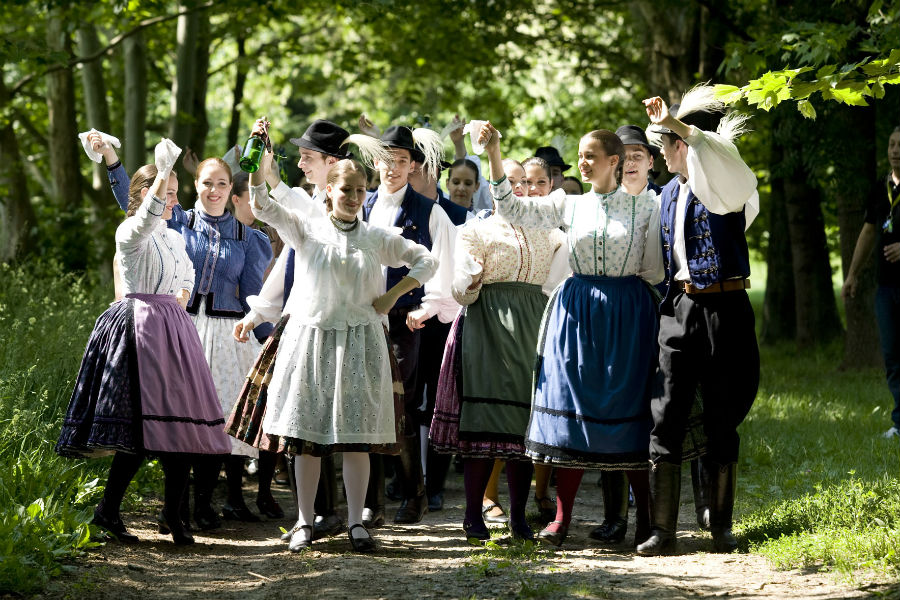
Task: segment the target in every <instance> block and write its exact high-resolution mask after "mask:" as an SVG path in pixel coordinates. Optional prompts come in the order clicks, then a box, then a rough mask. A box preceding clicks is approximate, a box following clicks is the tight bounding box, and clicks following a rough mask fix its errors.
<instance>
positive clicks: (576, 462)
mask: <svg viewBox="0 0 900 600" xmlns="http://www.w3.org/2000/svg"><path fill="white" fill-rule="evenodd" d="M548 307H549V312H548V313H547V315H546V316H545V318H544V323H543V325H542V331H541V337H540V339H539V342H538V357H537V364H536V368H535V373H536V378H535V390H534V398H533V401H532V406H531V418H530V422H529V425H528V432H527V436H526V441H525V447H526V449H527V453H528V455H529V456H530V457H531V458H532V459H533V460H534V461H535V462H543V463H553V464H560V465H561V466H572V467H586V468H599V469H645V468H647V462H648V459H649V454H648V448H649V444H650V429H651V428H652V425H653V421H652V417H651V414H650V392H651V388H652V381H653V374H654V371H655V368H656V360H657V339H656V337H657V330H658V320H657V316H656V305H655V303H654V301H653V298H652V296H651V294H650V291H649V288H648V287H647V285H646V284H644V283H643V281H642V280H641V279H639V278H638V277H636V276H631V277H603V276H586V275H577V274H576V275H574V276H573V277H570V278H569V279H567V280H566V281H565V282H564V283H563V284H562V286H560V288H558V289H557V291H556V293H555V294H554V297H553V298H551V300H550V303H549V304H548Z"/></svg>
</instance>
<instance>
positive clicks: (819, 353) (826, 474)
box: [737, 264, 900, 580]
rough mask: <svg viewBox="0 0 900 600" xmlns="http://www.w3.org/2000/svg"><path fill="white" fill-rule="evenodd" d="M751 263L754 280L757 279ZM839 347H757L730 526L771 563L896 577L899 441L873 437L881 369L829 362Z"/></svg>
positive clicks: (886, 405) (882, 425) (883, 400)
mask: <svg viewBox="0 0 900 600" xmlns="http://www.w3.org/2000/svg"><path fill="white" fill-rule="evenodd" d="M759 266H760V265H756V264H755V265H754V282H756V281H765V274H764V268H763V269H760V268H758V267H759ZM763 266H764V265H763ZM761 287H762V286H758V287H757V288H756V289H754V290H753V293H752V294H751V300H752V301H753V302H754V308H755V309H756V314H757V315H760V314H762V311H761V305H762V298H763V295H764V290H763V289H760V288H761ZM835 291H836V293H837V292H838V291H839V287H838V285H836V286H835ZM841 351H842V348H841V346H840V344H839V343H838V344H835V345H832V346H830V347H828V348H822V349H818V350H816V351H813V352H798V351H797V350H796V349H794V348H793V347H791V346H790V345H779V346H775V347H763V348H762V349H761V362H762V377H761V382H760V390H759V394H758V395H757V399H756V403H755V404H754V407H753V410H752V411H751V412H750V415H749V416H748V417H747V419H746V421H745V422H744V424H743V425H742V426H741V428H740V430H739V431H740V434H741V463H740V473H739V478H738V507H737V512H738V514H740V515H742V517H741V518H740V519H739V521H738V524H737V531H738V533H739V534H740V536H741V538H742V540H743V542H744V545H745V547H748V548H750V549H751V550H752V551H754V552H757V553H760V554H762V555H764V556H766V557H768V558H769V559H771V560H772V561H773V562H774V564H776V565H777V566H778V567H781V568H793V567H810V566H820V567H822V568H824V569H832V570H835V571H837V572H839V573H841V574H843V575H844V576H845V577H846V578H848V579H851V580H853V579H858V578H859V577H860V576H862V575H863V573H865V572H866V571H869V570H870V571H874V572H876V573H878V574H880V575H882V576H888V577H898V576H900V552H898V550H897V540H900V480H898V474H900V445H898V443H897V441H896V439H895V440H885V439H883V438H881V434H882V433H883V432H884V431H885V430H886V429H887V428H888V427H890V411H891V408H892V405H893V400H892V398H891V396H890V394H889V393H888V390H887V385H886V383H885V380H884V373H883V371H882V370H880V369H870V370H864V371H849V372H841V371H838V365H839V364H840V360H841Z"/></svg>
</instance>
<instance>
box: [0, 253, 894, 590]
mask: <svg viewBox="0 0 900 600" xmlns="http://www.w3.org/2000/svg"><path fill="white" fill-rule="evenodd" d="M762 266H764V265H759V264H755V265H754V277H753V282H754V286H755V287H754V288H753V289H752V290H751V300H752V301H753V302H754V305H755V307H756V309H757V314H761V311H760V306H761V304H762V298H763V293H764V289H763V285H764V282H765V273H764V269H763V268H760V267H762ZM0 279H2V281H3V282H4V286H3V287H2V288H0V330H2V331H3V332H4V343H3V344H0V594H2V593H5V592H14V593H19V594H26V593H33V592H37V591H39V590H40V589H42V588H43V586H44V585H45V583H46V582H47V581H48V580H49V578H50V577H53V576H55V575H56V574H58V573H60V572H61V571H62V569H63V568H64V565H65V564H67V563H68V562H69V561H70V560H71V559H73V558H76V557H77V556H78V555H79V554H80V553H81V552H83V551H84V550H85V549H87V548H89V547H90V546H91V544H92V543H93V542H91V539H90V536H89V534H90V528H89V527H88V525H87V523H88V521H89V520H90V517H91V510H92V508H93V506H94V505H95V503H96V501H97V499H98V498H99V496H100V495H101V494H102V482H103V481H104V478H105V472H106V469H107V467H108V461H107V460H99V461H73V460H68V459H62V458H59V457H58V456H57V455H56V454H55V453H54V452H53V446H54V444H55V442H56V438H57V436H58V434H59V428H60V424H61V422H62V416H63V414H64V411H65V408H66V405H67V403H68V400H69V395H70V394H71V390H72V385H73V383H74V380H75V376H76V374H77V372H78V365H79V362H80V360H81V356H82V353H83V352H84V347H85V344H86V342H87V338H88V335H89V334H90V331H91V328H92V327H93V323H94V321H95V320H96V318H97V317H98V316H99V315H100V313H101V312H102V311H103V310H104V309H105V308H106V306H107V304H108V303H109V301H110V300H111V296H112V293H111V290H109V289H106V288H105V287H102V286H101V287H97V286H93V285H90V284H89V282H86V281H85V280H84V279H81V278H79V277H76V276H73V275H71V274H65V273H63V272H62V269H61V268H60V267H59V266H58V265H54V264H50V263H44V264H37V265H30V266H23V267H11V266H7V265H0ZM840 350H841V348H840V346H839V345H835V346H832V347H830V348H825V349H821V350H817V351H815V352H806V353H799V352H797V351H796V350H795V349H793V348H792V347H790V346H789V345H783V346H777V347H768V348H763V349H762V381H761V385H760V392H759V395H758V396H757V401H756V404H755V405H754V408H753V410H752V411H751V413H750V415H749V416H748V418H747V420H746V421H745V423H744V424H743V425H742V426H741V429H740V433H741V436H742V449H741V464H740V474H739V484H738V485H739V488H738V507H737V514H738V515H739V516H740V518H739V520H738V522H737V531H738V533H739V535H740V536H741V540H742V543H743V544H744V547H745V548H749V549H750V550H751V551H753V552H758V553H760V554H762V555H764V556H767V557H768V558H770V559H771V560H772V561H773V562H774V564H776V565H777V566H779V567H782V568H790V567H800V566H807V567H808V566H819V567H823V568H827V569H833V570H835V571H838V572H841V573H844V574H846V575H847V576H848V577H856V578H858V577H860V576H862V574H863V573H866V572H868V570H872V571H874V572H875V573H877V574H879V575H881V576H887V577H897V576H898V575H900V557H898V552H897V550H896V548H895V546H896V542H895V541H896V540H897V539H900V535H898V533H900V531H898V530H900V483H898V472H900V447H898V444H897V443H896V441H893V442H892V441H888V440H884V439H881V438H880V434H881V433H882V432H883V431H884V430H885V429H887V427H888V426H889V412H890V406H891V399H890V396H889V394H888V392H887V387H886V385H885V382H884V376H883V373H882V372H881V370H878V369H872V370H869V371H861V372H838V371H837V365H838V364H839V362H840ZM160 487H161V484H160V473H159V469H158V468H155V467H154V468H149V469H142V471H141V473H140V474H139V475H138V478H137V479H136V480H135V482H134V483H133V484H132V486H131V488H130V494H129V496H128V498H127V499H126V508H128V507H133V506H135V505H137V504H139V503H141V502H143V501H144V498H145V496H148V495H155V494H157V493H158V490H159V489H160ZM542 560H543V558H542V555H541V553H540V550H537V549H533V548H526V547H525V546H512V547H509V548H505V547H499V546H498V547H497V548H494V547H490V548H488V549H486V550H480V551H478V552H476V553H473V554H472V556H471V558H470V561H469V563H470V564H469V569H467V570H468V571H469V573H471V574H475V575H478V574H480V575H481V576H486V577H490V576H491V575H492V574H500V573H503V572H510V571H512V572H517V571H518V569H519V566H520V565H522V566H526V565H528V564H531V563H534V562H540V561H542ZM549 592H550V590H547V589H544V588H542V587H541V584H539V583H538V582H537V581H530V580H529V581H524V582H523V588H522V589H521V590H520V595H521V596H523V597H527V596H529V595H531V596H534V595H541V594H542V593H549ZM550 595H553V594H550Z"/></svg>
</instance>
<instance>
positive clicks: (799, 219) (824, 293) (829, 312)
mask: <svg viewBox="0 0 900 600" xmlns="http://www.w3.org/2000/svg"><path fill="white" fill-rule="evenodd" d="M784 198H785V208H786V215H787V221H788V231H789V233H790V243H791V264H792V266H793V272H794V290H795V294H794V305H795V307H796V311H795V315H796V319H797V336H796V340H797V346H798V347H800V348H808V347H810V346H814V345H817V344H824V343H827V342H829V341H831V340H833V339H834V338H836V337H838V336H839V335H841V333H842V331H841V321H840V318H839V317H838V312H837V303H836V301H835V298H834V287H833V284H832V281H831V263H830V261H829V256H828V243H827V241H826V239H825V220H824V217H823V216H822V191H821V190H820V189H818V188H816V187H813V186H812V185H810V184H809V183H807V182H805V181H801V180H800V179H798V178H797V177H788V178H786V179H785V180H784Z"/></svg>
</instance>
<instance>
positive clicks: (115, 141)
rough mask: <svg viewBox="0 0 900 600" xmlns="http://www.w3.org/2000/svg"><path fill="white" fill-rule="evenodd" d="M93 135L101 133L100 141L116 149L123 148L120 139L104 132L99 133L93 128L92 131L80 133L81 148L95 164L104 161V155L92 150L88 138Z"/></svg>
mask: <svg viewBox="0 0 900 600" xmlns="http://www.w3.org/2000/svg"><path fill="white" fill-rule="evenodd" d="M92 133H99V134H100V139H101V140H103V141H104V142H105V143H107V144H109V145H111V146H115V147H116V148H121V147H122V143H121V142H120V141H119V138H117V137H115V136H112V135H109V134H108V133H103V132H102V131H97V130H96V129H94V128H93V127H91V129H90V131H83V132H81V133H79V134H78V139H79V140H81V147H82V148H84V153H85V154H87V155H88V158H89V159H91V160H92V161H94V162H95V163H98V162H100V161H101V160H103V155H102V154H100V153H99V152H97V151H95V150H94V149H93V148H91V142H90V141H89V140H88V136H89V135H91V134H92Z"/></svg>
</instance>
